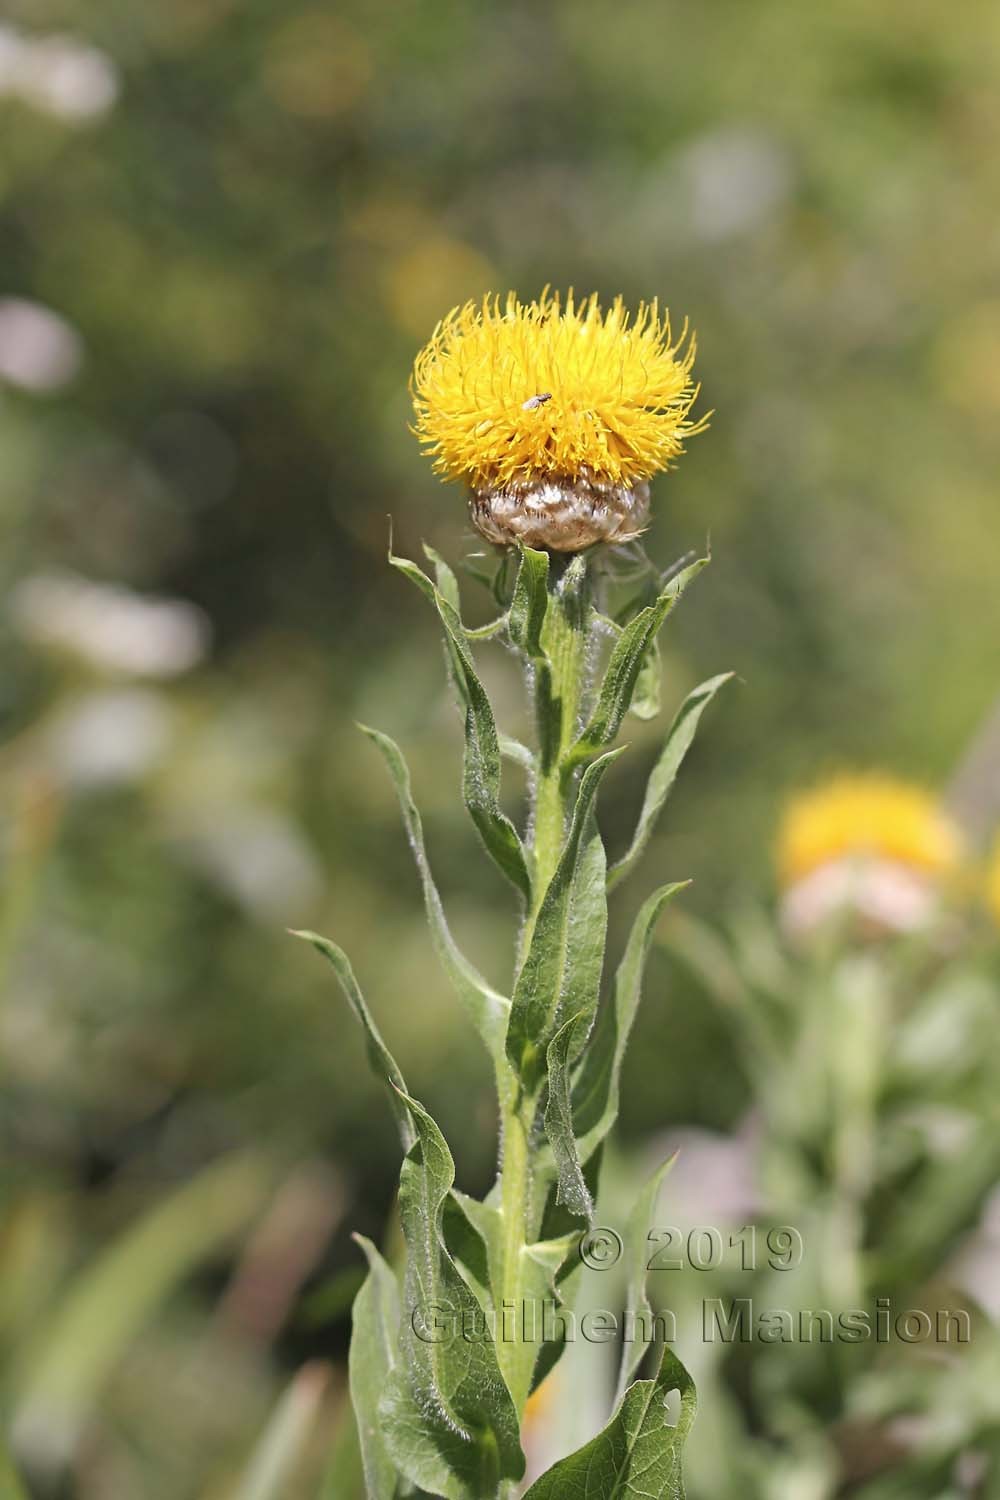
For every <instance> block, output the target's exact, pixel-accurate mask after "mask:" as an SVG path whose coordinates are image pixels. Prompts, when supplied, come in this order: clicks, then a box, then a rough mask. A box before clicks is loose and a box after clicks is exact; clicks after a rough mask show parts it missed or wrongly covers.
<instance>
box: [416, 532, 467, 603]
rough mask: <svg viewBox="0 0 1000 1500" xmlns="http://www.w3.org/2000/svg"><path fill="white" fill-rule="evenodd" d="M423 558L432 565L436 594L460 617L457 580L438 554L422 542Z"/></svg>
mask: <svg viewBox="0 0 1000 1500" xmlns="http://www.w3.org/2000/svg"><path fill="white" fill-rule="evenodd" d="M424 556H425V557H426V558H427V561H428V562H429V563H432V564H433V567H434V577H435V579H436V581H437V589H438V593H439V594H440V595H441V597H442V599H446V600H447V602H448V603H449V604H450V605H451V607H452V609H453V610H454V611H455V613H456V615H460V614H461V613H462V600H461V595H460V594H459V591H458V579H457V578H456V577H455V575H454V573H453V572H452V570H451V568H449V566H448V564H447V563H446V562H445V560H444V558H443V557H442V556H441V554H440V552H435V550H434V548H433V547H428V545H427V543H426V542H424Z"/></svg>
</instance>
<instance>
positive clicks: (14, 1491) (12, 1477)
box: [0, 1443, 28, 1500]
mask: <svg viewBox="0 0 1000 1500" xmlns="http://www.w3.org/2000/svg"><path fill="white" fill-rule="evenodd" d="M0 1500H28V1491H27V1490H26V1489H25V1487H24V1484H23V1483H22V1480H21V1476H20V1475H19V1474H18V1472H17V1470H16V1469H15V1467H14V1461H13V1459H12V1458H11V1456H10V1454H9V1453H8V1452H7V1449H6V1447H5V1446H4V1445H3V1444H2V1443H0Z"/></svg>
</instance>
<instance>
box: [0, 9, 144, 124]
mask: <svg viewBox="0 0 1000 1500" xmlns="http://www.w3.org/2000/svg"><path fill="white" fill-rule="evenodd" d="M118 91H119V82H118V70H117V68H116V67H115V65H114V63H113V62H112V60H111V58H110V57H108V55H107V54H106V53H105V52H102V51H101V50H100V49H99V48H98V47H94V46H92V45H91V44H90V43H89V42H83V41H80V40H79V38H77V37H74V36H69V35H67V34H63V33H54V34H50V35H48V36H29V35H27V34H26V33H25V32H23V31H18V30H17V29H16V28H15V27H13V26H0V94H10V95H15V96H16V97H18V98H20V99H21V100H22V101H23V102H24V103H25V104H30V105H32V106H33V107H34V108H35V109H40V110H44V111H45V112H46V113H47V114H51V115H55V116H56V117H57V118H58V119H61V120H69V121H83V120H89V119H93V118H94V117H95V116H97V115H102V114H104V113H105V112H106V111H107V110H109V109H110V108H111V106H112V105H113V104H114V102H115V100H116V99H117V97H118Z"/></svg>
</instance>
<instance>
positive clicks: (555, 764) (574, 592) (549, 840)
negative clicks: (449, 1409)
mask: <svg viewBox="0 0 1000 1500" xmlns="http://www.w3.org/2000/svg"><path fill="white" fill-rule="evenodd" d="M589 617H590V593H589V580H588V577H587V570H586V561H585V559H584V558H583V557H576V558H574V559H573V560H572V561H571V562H570V563H569V564H568V565H565V564H563V563H562V560H561V559H553V574H552V576H551V579H550V585H549V607H548V611H547V614H546V618H545V626H544V629H543V632H542V643H543V645H544V647H545V652H546V655H547V657H548V660H549V663H550V675H549V678H548V681H547V682H543V681H542V680H541V679H539V678H536V680H535V682H534V692H535V694H536V712H537V718H538V723H539V748H538V751H537V754H536V757H535V778H534V787H533V796H532V809H531V824H530V827H531V836H530V853H531V861H532V869H533V879H532V896H531V903H530V906H529V908H528V911H527V913H526V917H525V923H524V930H523V932H522V935H521V944H520V954H519V960H518V962H519V964H520V963H522V962H523V961H524V957H525V955H526V953H527V952H528V949H529V946H530V944H531V938H532V934H533V932H534V929H535V922H536V920H537V918H538V912H539V909H540V907H541V904H542V901H543V899H544V896H545V892H546V890H547V888H548V884H549V881H550V880H551V879H552V876H553V874H554V872H555V869H556V866H557V865H558V863H559V856H560V854H561V852H562V846H563V839H564V836H565V831H566V826H567V822H568V819H569V815H570V812H571V810H572V803H573V795H574V791H575V783H574V780H573V778H572V777H567V776H566V775H565V774H564V772H563V763H564V759H565V755H566V752H567V751H568V749H569V747H570V746H571V745H572V743H573V741H574V739H575V737H576V734H577V730H578V720H579V717H580V711H581V705H582V700H583V695H584V690H585V686H586V670H587V640H588V627H589ZM499 1090H500V1106H501V1131H502V1136H501V1139H502V1165H501V1174H500V1208H501V1213H502V1216H503V1244H502V1252H501V1253H502V1275H501V1282H500V1289H499V1290H500V1302H501V1304H502V1306H501V1308H498V1313H500V1312H501V1311H503V1312H506V1313H508V1314H509V1313H510V1312H511V1311H512V1312H513V1317H512V1318H511V1319H510V1324H511V1328H510V1331H512V1332H513V1333H514V1335H515V1338H514V1342H513V1344H511V1343H509V1342H507V1341H506V1340H505V1339H503V1338H499V1339H498V1356H499V1362H500V1367H501V1369H502V1371H503V1373H504V1375H505V1377H506V1379H507V1381H508V1384H509V1385H510V1387H511V1391H512V1394H513V1396H514V1400H515V1404H516V1405H517V1406H518V1410H519V1411H520V1410H523V1407H524V1403H525V1401H526V1399H527V1396H528V1391H529V1388H530V1380H531V1368H530V1362H529V1361H528V1360H527V1359H526V1357H525V1351H524V1349H523V1348H522V1347H520V1345H519V1344H518V1342H517V1340H518V1339H520V1336H521V1333H522V1314H523V1308H524V1299H525V1254H524V1251H525V1246H526V1245H529V1244H531V1243H533V1241H534V1240H535V1239H536V1238H537V1235H538V1232H539V1227H540V1226H539V1224H538V1223H536V1222H535V1219H536V1216H537V1208H536V1207H535V1204H534V1193H533V1185H534V1184H533V1173H532V1150H533V1141H532V1133H533V1127H534V1122H535V1115H536V1111H537V1108H538V1094H537V1093H534V1094H532V1095H528V1094H526V1093H525V1091H524V1089H523V1088H522V1086H521V1083H520V1081H519V1080H518V1078H517V1076H516V1075H515V1073H514V1070H513V1069H512V1068H511V1067H510V1066H509V1064H505V1065H504V1071H503V1074H502V1076H501V1078H500V1080H499Z"/></svg>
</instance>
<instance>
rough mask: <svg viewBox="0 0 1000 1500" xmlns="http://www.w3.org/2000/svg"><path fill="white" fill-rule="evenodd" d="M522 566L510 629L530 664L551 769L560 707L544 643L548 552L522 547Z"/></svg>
mask: <svg viewBox="0 0 1000 1500" xmlns="http://www.w3.org/2000/svg"><path fill="white" fill-rule="evenodd" d="M520 553H521V566H520V568H519V569H518V573H517V582H516V583H515V585H514V597H513V598H512V599H511V603H510V614H509V616H508V621H507V628H508V631H509V633H510V638H511V641H512V642H513V644H514V645H515V646H516V647H517V649H518V650H519V651H520V652H521V653H522V655H523V656H524V658H525V660H526V661H527V662H528V664H529V665H530V667H531V673H532V687H533V693H534V702H535V723H536V726H537V731H538V747H539V752H540V756H541V764H542V770H543V771H546V772H547V771H548V770H549V768H550V767H551V765H552V762H553V760H554V758H555V756H556V755H557V753H558V750H559V734H560V729H561V725H562V712H561V708H560V706H559V705H558V704H557V703H555V702H554V701H553V697H552V663H551V662H550V661H549V657H548V652H547V651H546V650H545V647H544V645H543V644H542V629H543V626H544V625H545V616H546V614H547V612H548V607H549V592H548V579H549V554H548V553H547V552H535V551H533V550H532V548H531V547H521V548H520Z"/></svg>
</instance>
